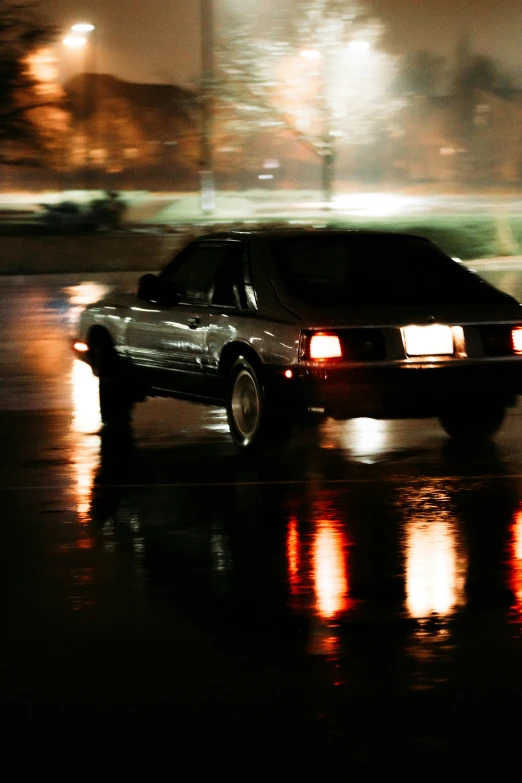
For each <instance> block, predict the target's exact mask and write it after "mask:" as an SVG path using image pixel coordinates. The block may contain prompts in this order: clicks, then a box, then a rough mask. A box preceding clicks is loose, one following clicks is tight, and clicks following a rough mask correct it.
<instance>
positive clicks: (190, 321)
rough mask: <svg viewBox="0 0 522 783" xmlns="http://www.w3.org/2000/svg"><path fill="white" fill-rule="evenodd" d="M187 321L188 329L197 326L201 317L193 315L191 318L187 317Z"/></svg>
mask: <svg viewBox="0 0 522 783" xmlns="http://www.w3.org/2000/svg"><path fill="white" fill-rule="evenodd" d="M187 323H188V325H189V328H190V329H197V328H198V326H199V325H200V323H201V318H199V316H197V315H195V316H194V317H192V318H187Z"/></svg>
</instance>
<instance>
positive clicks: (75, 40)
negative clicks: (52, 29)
mask: <svg viewBox="0 0 522 783" xmlns="http://www.w3.org/2000/svg"><path fill="white" fill-rule="evenodd" d="M63 42H64V44H65V46H68V47H69V48H70V49H81V48H82V46H85V44H86V43H87V38H85V37H84V36H83V35H68V36H67V38H64V39H63Z"/></svg>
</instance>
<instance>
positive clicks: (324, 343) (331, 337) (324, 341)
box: [309, 334, 522, 359]
mask: <svg viewBox="0 0 522 783" xmlns="http://www.w3.org/2000/svg"><path fill="white" fill-rule="evenodd" d="M521 342H522V340H521ZM309 353H310V359H338V358H339V357H340V356H342V355H343V353H342V351H341V341H340V340H339V338H338V337H337V335H336V334H314V335H312V337H311V338H310V344H309Z"/></svg>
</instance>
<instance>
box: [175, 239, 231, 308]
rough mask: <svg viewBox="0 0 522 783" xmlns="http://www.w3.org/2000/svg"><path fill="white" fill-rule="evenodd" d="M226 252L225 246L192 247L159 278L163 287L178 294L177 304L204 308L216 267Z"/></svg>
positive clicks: (203, 245)
mask: <svg viewBox="0 0 522 783" xmlns="http://www.w3.org/2000/svg"><path fill="white" fill-rule="evenodd" d="M228 252H229V249H228V248H227V247H225V246H217V245H210V244H194V245H191V246H190V247H188V248H187V249H186V250H185V251H184V252H183V253H182V255H181V256H180V258H179V259H178V263H176V262H174V263H173V264H172V265H171V266H170V267H168V268H167V269H166V270H165V273H164V274H163V275H162V281H163V283H164V285H165V286H166V287H167V286H172V287H173V288H174V289H175V290H176V291H178V296H179V299H178V301H179V303H180V304H192V305H208V304H210V297H211V294H212V292H213V290H214V283H215V279H216V275H217V272H218V269H219V267H220V264H221V263H222V261H223V259H224V257H225V256H226V255H227V253H228Z"/></svg>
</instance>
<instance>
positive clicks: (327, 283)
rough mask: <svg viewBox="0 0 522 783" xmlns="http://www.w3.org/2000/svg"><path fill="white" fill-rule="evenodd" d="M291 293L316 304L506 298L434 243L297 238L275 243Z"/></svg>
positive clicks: (375, 304) (492, 300)
mask: <svg viewBox="0 0 522 783" xmlns="http://www.w3.org/2000/svg"><path fill="white" fill-rule="evenodd" d="M271 252H272V257H273V259H274V263H275V266H276V269H277V272H278V274H279V277H280V279H281V282H282V284H283V286H284V288H285V289H286V291H287V293H288V294H289V295H290V296H292V297H293V298H295V299H298V300H300V301H301V302H304V303H305V304H307V305H311V306H313V307H393V306H403V305H435V304H459V303H460V304H489V303H491V304H492V303H495V302H498V301H499V300H502V299H505V295H504V294H502V293H501V292H500V291H497V290H496V289H495V288H493V287H492V286H490V285H489V284H488V283H486V282H485V281H484V280H482V279H481V278H480V277H478V275H475V274H474V273H473V272H470V271H469V270H468V269H466V267H464V266H463V265H462V264H460V263H458V262H456V261H453V260H452V259H451V258H449V257H448V256H446V255H445V254H444V253H443V252H442V251H441V250H439V249H438V248H437V247H436V246H435V245H432V244H431V243H430V242H428V241H425V240H422V239H417V238H412V239H408V238H406V239H405V238H403V237H398V238H393V237H376V238H374V237H371V238H364V239H363V238H360V237H339V236H334V237H324V236H318V237H313V236H310V237H302V238H301V237H299V238H295V237H292V238H284V239H278V240H274V241H273V242H272V243H271Z"/></svg>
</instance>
